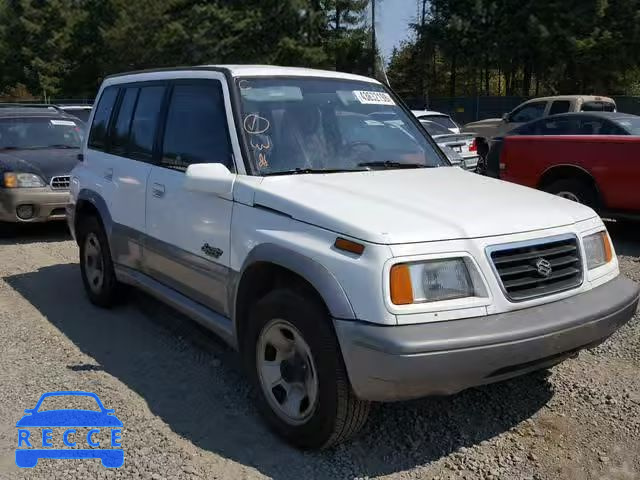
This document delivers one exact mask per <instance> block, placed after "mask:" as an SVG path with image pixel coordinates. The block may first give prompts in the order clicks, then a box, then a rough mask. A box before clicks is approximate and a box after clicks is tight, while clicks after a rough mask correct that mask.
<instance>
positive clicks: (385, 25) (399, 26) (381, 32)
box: [376, 0, 417, 61]
mask: <svg viewBox="0 0 640 480" xmlns="http://www.w3.org/2000/svg"><path fill="white" fill-rule="evenodd" d="M416 5H417V3H416V0H377V2H376V17H377V18H376V26H377V30H376V35H377V38H378V43H379V45H380V49H381V50H382V54H383V55H384V58H385V60H386V61H389V58H390V57H391V51H392V50H393V47H395V46H397V45H398V44H399V43H400V42H401V41H402V40H404V39H406V38H408V37H409V36H410V35H411V32H410V30H409V23H410V22H415V20H416V12H417V7H416Z"/></svg>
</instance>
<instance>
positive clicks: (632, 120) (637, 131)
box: [615, 117, 640, 135]
mask: <svg viewBox="0 0 640 480" xmlns="http://www.w3.org/2000/svg"><path fill="white" fill-rule="evenodd" d="M615 121H616V122H617V123H618V125H620V126H621V127H622V128H624V129H625V130H626V131H627V132H629V133H630V134H631V135H640V117H624V118H616V120H615Z"/></svg>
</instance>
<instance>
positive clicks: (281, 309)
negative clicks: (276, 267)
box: [243, 289, 370, 448]
mask: <svg viewBox="0 0 640 480" xmlns="http://www.w3.org/2000/svg"><path fill="white" fill-rule="evenodd" d="M249 322H250V323H249V326H248V328H247V336H246V342H245V343H244V349H243V353H244V358H245V362H246V365H247V368H248V370H249V375H250V378H251V380H252V383H253V385H254V387H255V390H256V393H257V396H258V408H259V410H260V413H261V414H262V415H263V416H264V418H265V419H266V421H267V423H268V424H269V425H270V427H271V428H272V429H273V430H274V431H275V432H276V433H277V434H279V435H280V436H282V437H283V438H285V439H286V440H287V441H289V442H290V443H292V444H293V445H295V446H297V447H301V448H328V447H330V446H332V445H335V444H337V443H340V442H343V441H345V440H346V439H348V438H349V437H351V436H353V435H354V434H355V433H357V432H358V431H359V430H360V429H361V428H362V426H363V425H364V423H365V422H366V419H367V416H368V413H369V408H370V403H369V402H366V401H363V400H360V399H358V398H357V397H356V396H355V395H354V393H353V391H352V389H351V384H350V383H349V379H348V377H347V373H346V370H345V367H344V363H343V360H342V354H341V352H340V348H339V346H338V342H337V340H336V337H335V333H334V331H333V329H332V327H331V323H330V318H329V317H328V315H327V313H326V311H325V309H324V308H323V306H322V305H321V304H320V303H319V302H318V301H317V300H316V299H315V298H314V297H313V296H312V295H310V294H306V293H301V292H298V291H294V290H290V289H279V290H275V291H272V292H271V293H269V294H267V295H266V296H265V297H263V298H262V299H261V300H259V301H258V302H257V303H256V304H255V305H254V306H253V308H252V309H251V312H250V318H249Z"/></svg>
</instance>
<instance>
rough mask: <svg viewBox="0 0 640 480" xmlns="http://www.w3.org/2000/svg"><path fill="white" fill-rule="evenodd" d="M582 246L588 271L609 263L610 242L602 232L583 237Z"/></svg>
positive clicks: (611, 252) (604, 232)
mask: <svg viewBox="0 0 640 480" xmlns="http://www.w3.org/2000/svg"><path fill="white" fill-rule="evenodd" d="M582 244H583V245H584V253H585V256H586V257H587V269H588V270H593V269H594V268H598V267H601V266H602V265H605V264H607V263H609V262H610V261H611V259H612V258H613V249H612V248H611V240H610V239H609V235H608V234H607V232H606V231H604V230H603V231H601V232H598V233H594V234H591V235H588V236H586V237H584V238H583V239H582Z"/></svg>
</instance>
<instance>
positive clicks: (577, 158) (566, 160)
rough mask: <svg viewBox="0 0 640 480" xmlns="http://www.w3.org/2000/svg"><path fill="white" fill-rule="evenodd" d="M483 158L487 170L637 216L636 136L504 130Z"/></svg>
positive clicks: (639, 155) (639, 142) (639, 156)
mask: <svg viewBox="0 0 640 480" xmlns="http://www.w3.org/2000/svg"><path fill="white" fill-rule="evenodd" d="M487 164H488V165H487V169H488V174H489V175H491V176H496V177H499V178H501V179H503V180H506V181H509V182H514V183H518V184H521V185H525V186H528V187H532V188H538V189H541V190H545V191H548V192H549V193H554V194H559V195H561V196H564V197H566V198H570V199H572V200H577V201H580V202H581V203H584V204H587V205H589V206H590V207H593V208H595V209H596V210H598V211H599V212H600V213H601V214H607V215H609V216H614V217H629V216H630V217H636V216H638V217H640V137H638V136H610V135H567V136H506V137H504V138H501V139H496V140H495V141H494V142H493V143H492V146H491V150H490V152H489V155H488V160H487Z"/></svg>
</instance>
